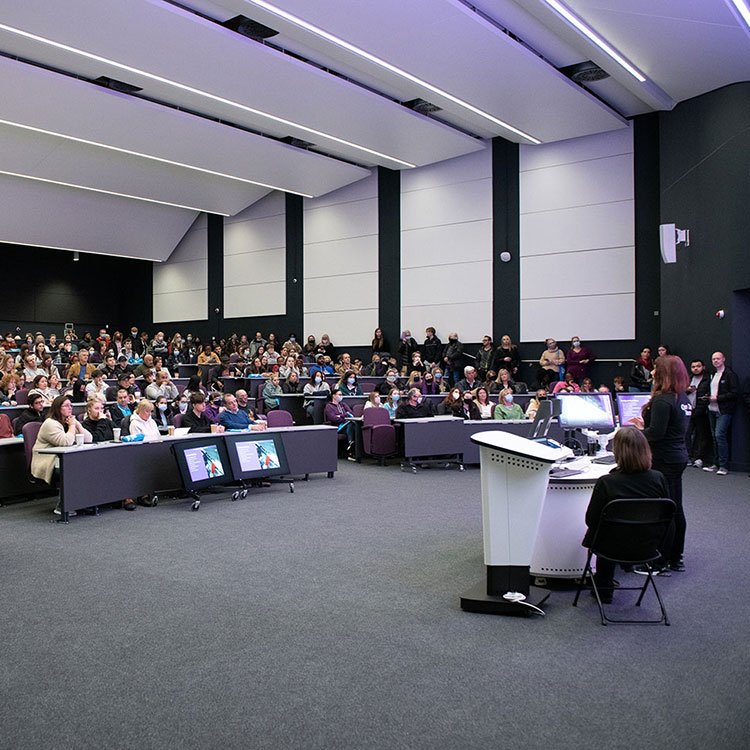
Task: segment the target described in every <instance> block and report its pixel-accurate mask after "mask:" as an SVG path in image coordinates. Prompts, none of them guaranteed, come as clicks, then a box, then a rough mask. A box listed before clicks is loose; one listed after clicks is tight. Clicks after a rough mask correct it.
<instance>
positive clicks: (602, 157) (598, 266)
mask: <svg viewBox="0 0 750 750" xmlns="http://www.w3.org/2000/svg"><path fill="white" fill-rule="evenodd" d="M519 156H520V171H521V173H520V203H521V217H520V219H521V220H520V228H521V335H520V339H521V341H538V342H541V341H543V340H544V339H545V338H547V337H549V336H553V337H555V338H557V339H559V340H560V341H566V340H569V339H570V338H571V336H573V335H578V336H581V337H582V338H584V339H589V340H623V339H625V340H627V339H632V338H634V336H635V227H634V184H633V139H632V130H631V129H625V130H617V131H613V132H611V133H602V134H599V135H592V136H587V137H585V138H576V139H573V140H570V141H563V142H557V143H551V144H547V145H542V146H533V147H532V146H521V147H520V155H519Z"/></svg>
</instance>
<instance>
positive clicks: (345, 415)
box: [324, 389, 354, 453]
mask: <svg viewBox="0 0 750 750" xmlns="http://www.w3.org/2000/svg"><path fill="white" fill-rule="evenodd" d="M351 416H352V413H351V411H349V409H348V408H347V407H346V405H345V404H344V394H343V393H341V391H339V390H338V389H335V390H334V391H333V395H332V398H331V401H330V402H329V403H327V404H326V408H325V411H324V420H325V423H326V424H329V425H331V426H333V427H336V429H337V430H338V431H339V432H340V433H342V432H343V433H344V434H345V435H346V437H347V440H348V445H347V451H348V452H349V453H351V452H352V450H353V448H354V423H353V422H350V421H349V418H350V417H351Z"/></svg>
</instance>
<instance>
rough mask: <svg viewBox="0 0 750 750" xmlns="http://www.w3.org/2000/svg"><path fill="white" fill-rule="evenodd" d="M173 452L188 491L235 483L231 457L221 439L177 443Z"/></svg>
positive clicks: (207, 438) (186, 440)
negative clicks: (230, 461)
mask: <svg viewBox="0 0 750 750" xmlns="http://www.w3.org/2000/svg"><path fill="white" fill-rule="evenodd" d="M172 451H173V452H174V456H175V459H176V460H177V467H178V468H179V470H180V477H181V478H182V483H183V486H184V487H185V489H187V490H199V489H201V488H203V487H211V486H212V485H215V484H227V483H230V482H232V481H233V477H232V470H231V466H230V463H229V456H228V455H227V449H226V446H225V445H224V439H223V438H221V437H215V438H214V437H210V438H209V437H202V438H200V439H196V440H189V439H184V440H179V441H175V442H174V443H173V444H172Z"/></svg>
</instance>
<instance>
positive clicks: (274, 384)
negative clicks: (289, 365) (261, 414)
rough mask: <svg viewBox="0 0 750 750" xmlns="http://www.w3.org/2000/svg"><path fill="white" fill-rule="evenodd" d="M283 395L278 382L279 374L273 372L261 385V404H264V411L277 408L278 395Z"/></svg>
mask: <svg viewBox="0 0 750 750" xmlns="http://www.w3.org/2000/svg"><path fill="white" fill-rule="evenodd" d="M283 395H284V391H283V390H282V388H281V384H280V382H279V374H278V373H277V372H274V373H273V374H272V375H271V377H270V378H268V380H267V382H266V384H265V385H264V386H263V405H264V406H265V409H266V411H272V410H273V409H278V408H279V396H283Z"/></svg>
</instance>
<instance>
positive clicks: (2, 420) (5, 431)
mask: <svg viewBox="0 0 750 750" xmlns="http://www.w3.org/2000/svg"><path fill="white" fill-rule="evenodd" d="M16 419H18V417H16ZM13 421H14V422H15V421H16V420H15V419H14V420H13ZM15 434H16V433H15V432H13V425H12V424H11V423H10V417H9V416H8V415H7V414H0V438H9V437H13V436H14V435H15Z"/></svg>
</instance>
